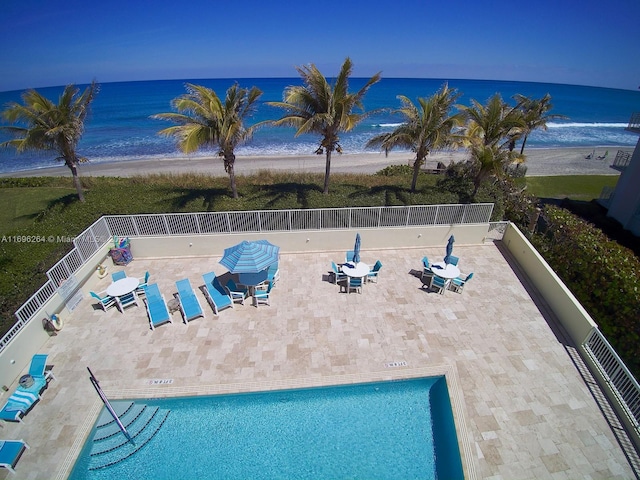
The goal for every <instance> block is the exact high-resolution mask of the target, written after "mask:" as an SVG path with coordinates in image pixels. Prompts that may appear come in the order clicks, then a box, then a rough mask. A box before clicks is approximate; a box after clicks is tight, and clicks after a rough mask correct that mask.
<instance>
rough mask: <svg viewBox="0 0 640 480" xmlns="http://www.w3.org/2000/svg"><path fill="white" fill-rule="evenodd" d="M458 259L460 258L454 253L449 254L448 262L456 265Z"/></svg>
mask: <svg viewBox="0 0 640 480" xmlns="http://www.w3.org/2000/svg"><path fill="white" fill-rule="evenodd" d="M458 261H460V259H459V258H458V257H456V256H454V255H449V263H450V264H451V265H458Z"/></svg>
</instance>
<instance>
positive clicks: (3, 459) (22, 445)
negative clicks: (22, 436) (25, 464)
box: [0, 440, 30, 474]
mask: <svg viewBox="0 0 640 480" xmlns="http://www.w3.org/2000/svg"><path fill="white" fill-rule="evenodd" d="M28 448H30V447H29V445H27V442H25V441H24V440H0V467H2V468H6V469H7V470H9V471H10V472H11V473H13V474H15V473H16V471H15V468H16V464H17V463H18V460H20V457H21V456H22V454H23V453H24V451H25V450H27V449H28Z"/></svg>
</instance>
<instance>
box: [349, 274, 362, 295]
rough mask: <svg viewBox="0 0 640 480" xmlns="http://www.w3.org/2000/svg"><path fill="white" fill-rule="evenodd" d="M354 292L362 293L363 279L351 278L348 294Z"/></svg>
mask: <svg viewBox="0 0 640 480" xmlns="http://www.w3.org/2000/svg"><path fill="white" fill-rule="evenodd" d="M351 290H353V291H354V292H358V293H362V279H361V278H357V277H349V284H348V287H347V293H351Z"/></svg>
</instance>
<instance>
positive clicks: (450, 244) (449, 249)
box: [444, 235, 456, 265]
mask: <svg viewBox="0 0 640 480" xmlns="http://www.w3.org/2000/svg"><path fill="white" fill-rule="evenodd" d="M455 240H456V239H455V238H453V235H451V236H450V237H449V241H448V242H447V256H446V257H444V263H445V264H447V265H449V259H450V257H451V254H452V253H453V242H455Z"/></svg>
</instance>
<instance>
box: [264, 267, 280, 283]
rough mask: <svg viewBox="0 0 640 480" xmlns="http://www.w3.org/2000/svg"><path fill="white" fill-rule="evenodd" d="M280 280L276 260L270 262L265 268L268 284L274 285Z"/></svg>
mask: <svg viewBox="0 0 640 480" xmlns="http://www.w3.org/2000/svg"><path fill="white" fill-rule="evenodd" d="M278 280H280V269H279V268H278V262H276V263H274V264H272V265H271V266H270V267H269V269H268V270H267V282H269V285H274V286H275V284H276V282H277V281H278Z"/></svg>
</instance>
